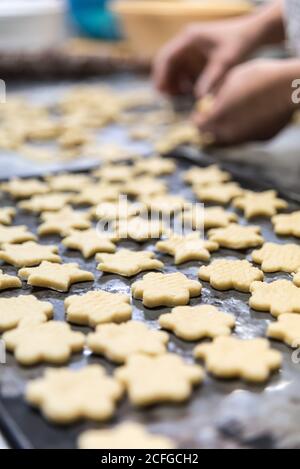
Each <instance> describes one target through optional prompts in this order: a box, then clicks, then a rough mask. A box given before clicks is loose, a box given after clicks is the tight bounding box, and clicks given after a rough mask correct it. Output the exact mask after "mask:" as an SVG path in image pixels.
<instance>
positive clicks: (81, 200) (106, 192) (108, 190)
mask: <svg viewBox="0 0 300 469" xmlns="http://www.w3.org/2000/svg"><path fill="white" fill-rule="evenodd" d="M121 192H122V190H121V187H120V186H118V185H117V184H107V183H100V184H99V183H98V184H89V185H88V186H87V187H85V188H84V189H82V190H81V191H80V193H79V194H78V195H76V196H74V198H73V202H74V204H77V205H98V204H100V203H101V202H109V201H115V200H118V198H119V195H120V194H121Z"/></svg>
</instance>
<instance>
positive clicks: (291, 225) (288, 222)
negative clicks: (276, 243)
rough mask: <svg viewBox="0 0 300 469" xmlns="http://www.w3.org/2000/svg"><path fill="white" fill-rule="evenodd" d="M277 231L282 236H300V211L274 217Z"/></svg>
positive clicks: (273, 220)
mask: <svg viewBox="0 0 300 469" xmlns="http://www.w3.org/2000/svg"><path fill="white" fill-rule="evenodd" d="M272 223H273V225H274V230H275V233H276V234H278V235H280V236H295V237H296V238H300V211H298V212H293V213H289V214H284V215H275V216H274V217H273V218H272Z"/></svg>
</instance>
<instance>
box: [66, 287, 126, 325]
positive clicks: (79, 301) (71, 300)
mask: <svg viewBox="0 0 300 469" xmlns="http://www.w3.org/2000/svg"><path fill="white" fill-rule="evenodd" d="M65 310H66V314H67V320H68V321H69V322H71V323H73V324H78V325H82V326H90V327H95V326H97V325H98V324H104V323H109V322H116V323H120V322H123V321H128V320H129V319H131V315H132V307H131V305H130V298H129V296H127V295H123V294H121V293H110V292H106V291H103V290H98V291H90V292H88V293H85V294H84V295H74V296H69V297H68V298H67V299H66V300H65Z"/></svg>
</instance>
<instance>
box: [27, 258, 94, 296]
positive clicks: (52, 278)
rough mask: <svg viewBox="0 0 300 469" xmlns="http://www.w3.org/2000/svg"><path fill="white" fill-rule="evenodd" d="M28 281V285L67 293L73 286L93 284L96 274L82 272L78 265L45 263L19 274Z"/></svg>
mask: <svg viewBox="0 0 300 469" xmlns="http://www.w3.org/2000/svg"><path fill="white" fill-rule="evenodd" d="M18 275H19V276H20V277H21V278H22V279H25V280H27V283H28V285H31V286H34V287H42V288H49V289H51V290H56V291H60V292H67V291H68V290H69V289H70V287H71V285H73V284H74V283H81V282H93V281H94V280H95V277H94V274H92V273H91V272H87V271H86V270H81V269H80V267H79V265H78V264H75V263H71V264H54V263H52V262H47V261H44V262H42V263H41V265H40V266H38V267H27V268H26V267H25V268H24V269H20V270H19V274H18Z"/></svg>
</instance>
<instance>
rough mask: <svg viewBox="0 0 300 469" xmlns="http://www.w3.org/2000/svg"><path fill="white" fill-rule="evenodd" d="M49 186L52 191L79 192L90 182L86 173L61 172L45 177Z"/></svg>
mask: <svg viewBox="0 0 300 469" xmlns="http://www.w3.org/2000/svg"><path fill="white" fill-rule="evenodd" d="M46 181H47V183H48V184H49V187H50V189H51V190H52V191H54V192H79V191H81V190H82V189H83V188H84V187H86V186H87V185H88V184H90V183H91V178H90V176H87V175H86V174H72V173H69V174H68V173H65V174H64V173H61V174H56V175H55V176H48V177H46Z"/></svg>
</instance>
